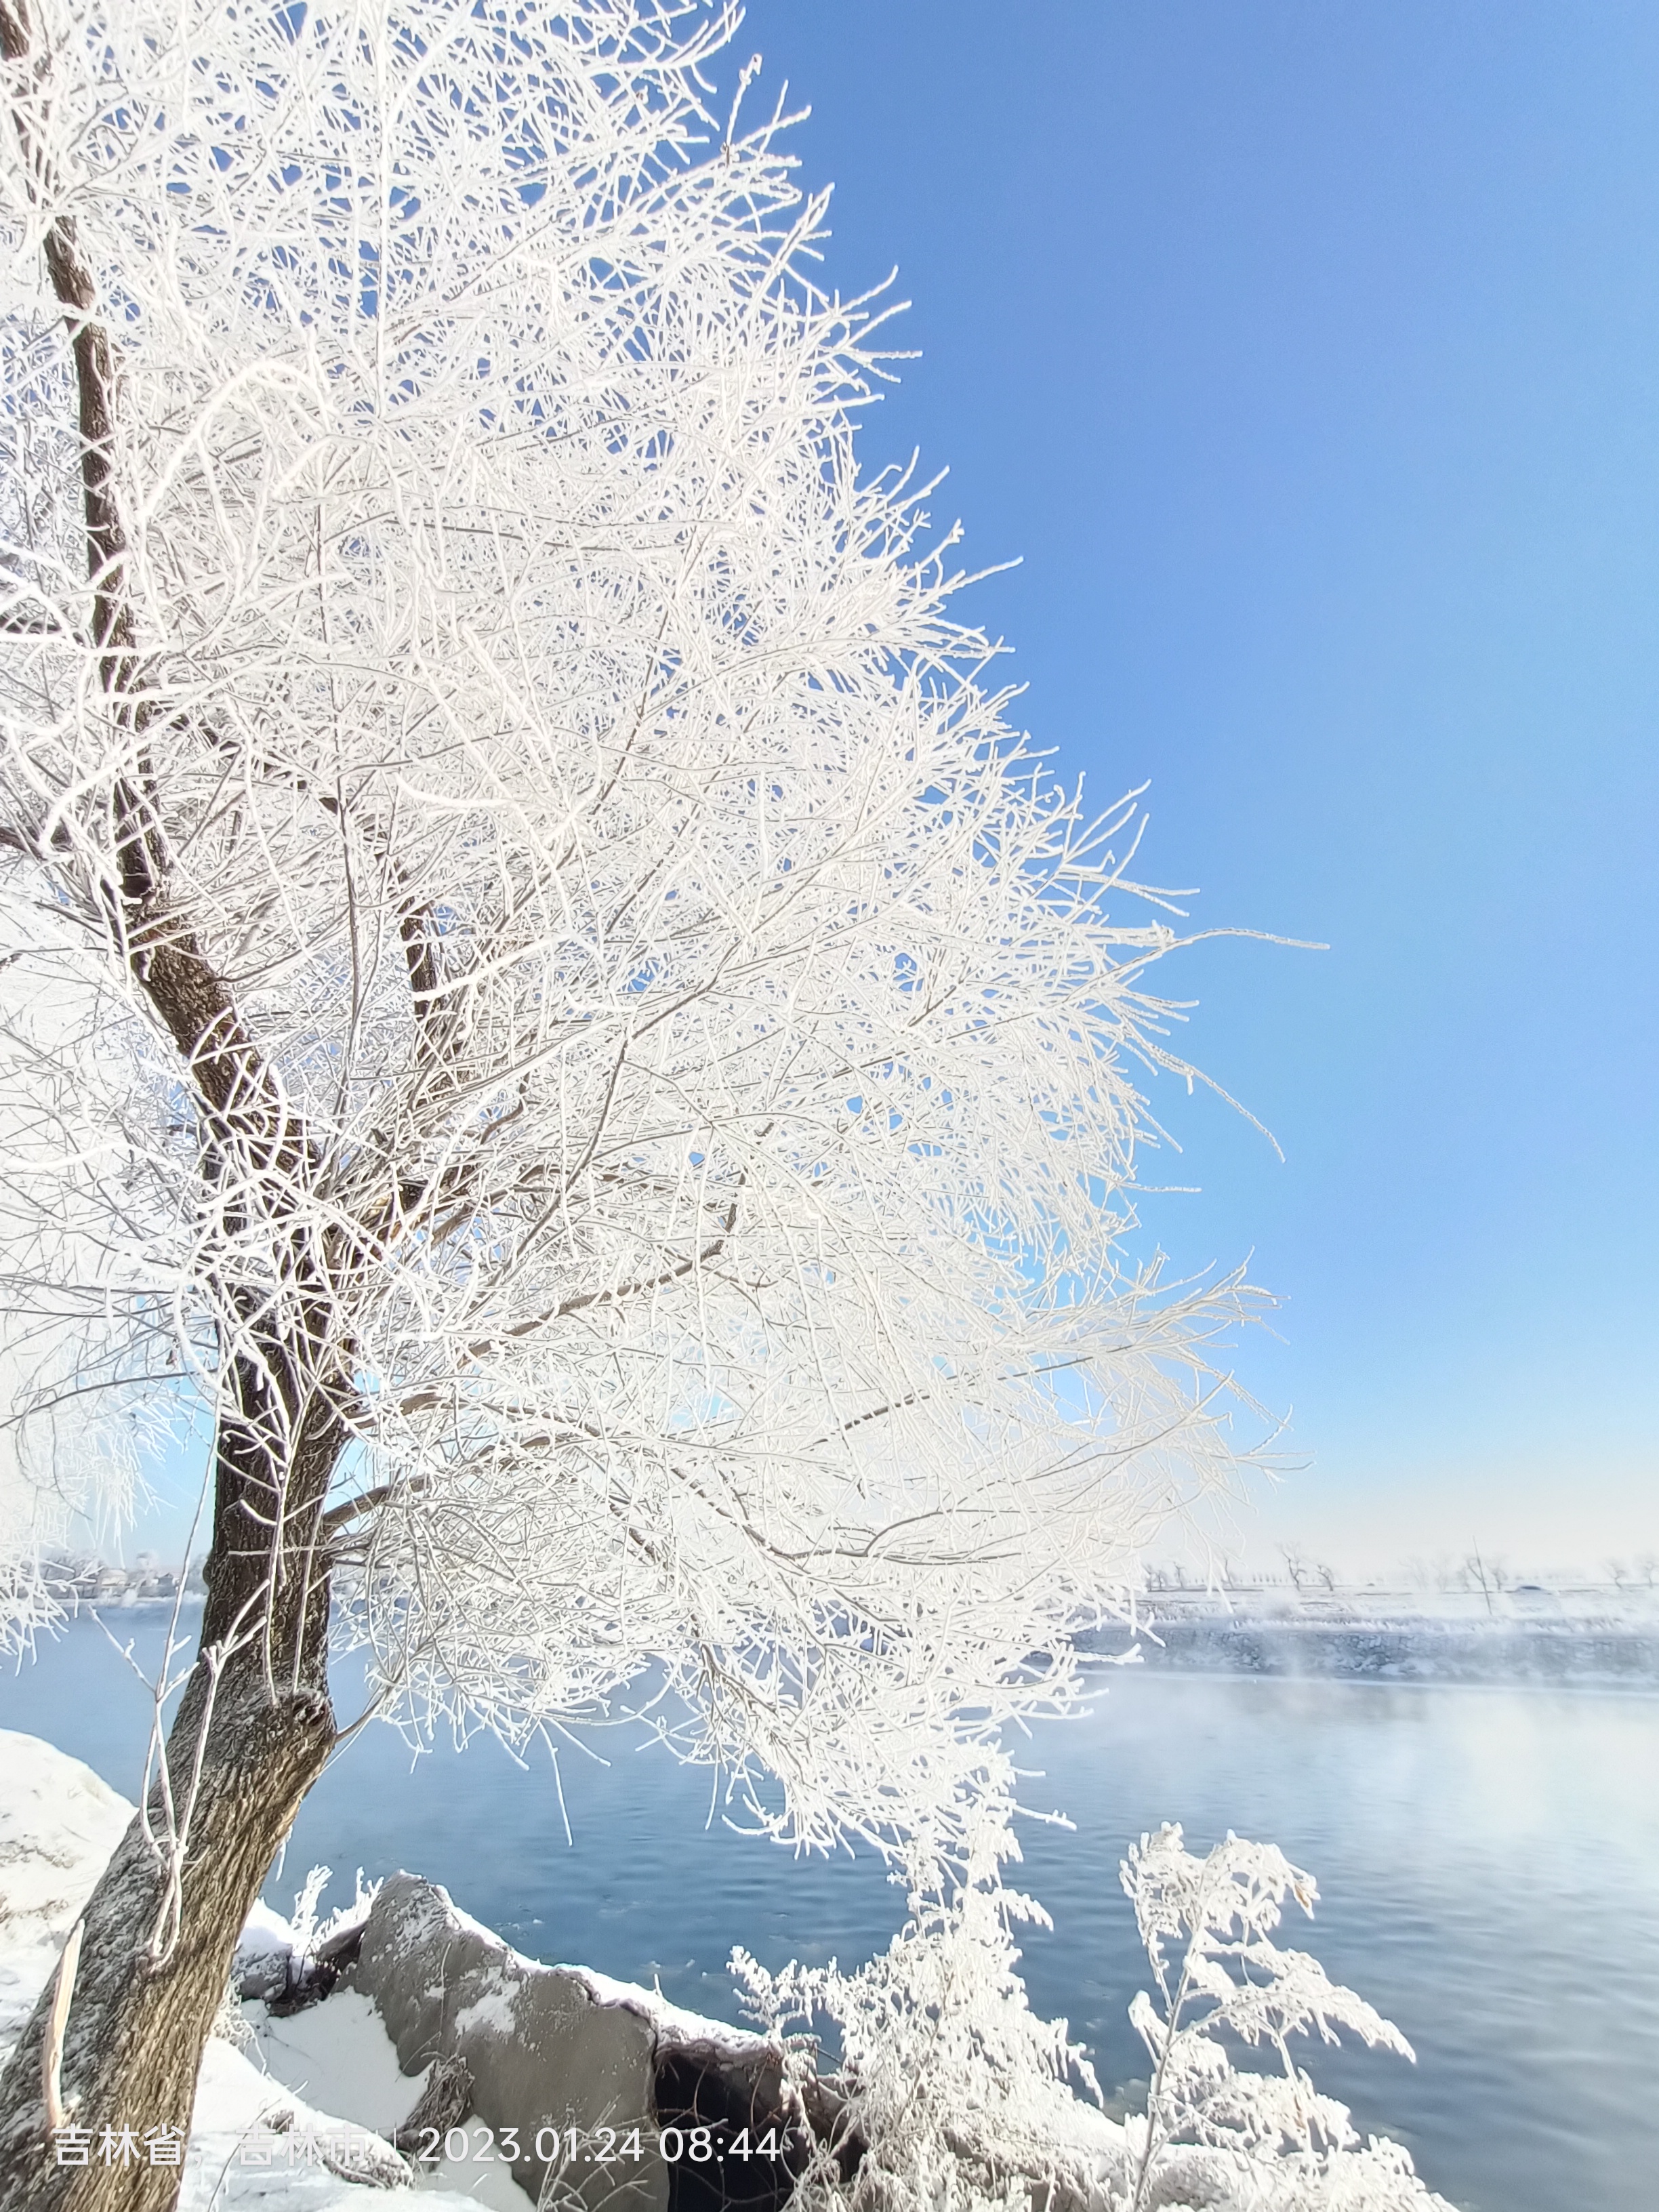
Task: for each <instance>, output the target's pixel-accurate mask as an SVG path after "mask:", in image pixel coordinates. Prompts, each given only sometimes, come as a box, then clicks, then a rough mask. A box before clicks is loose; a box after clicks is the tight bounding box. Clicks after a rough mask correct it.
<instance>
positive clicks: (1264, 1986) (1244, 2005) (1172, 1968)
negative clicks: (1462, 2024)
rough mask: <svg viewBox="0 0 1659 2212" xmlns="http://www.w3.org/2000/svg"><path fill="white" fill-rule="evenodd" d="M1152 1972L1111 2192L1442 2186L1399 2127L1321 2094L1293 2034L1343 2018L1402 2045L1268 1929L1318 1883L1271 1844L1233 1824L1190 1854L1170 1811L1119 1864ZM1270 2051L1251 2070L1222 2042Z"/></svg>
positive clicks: (1392, 2202)
mask: <svg viewBox="0 0 1659 2212" xmlns="http://www.w3.org/2000/svg"><path fill="white" fill-rule="evenodd" d="M1121 1871H1122V1880H1123V1887H1124V1889H1125V1891H1126V1892H1127V1895H1128V1898H1129V1901H1130V1903H1131V1904H1132V1905H1133V1907H1134V1913H1135V1923H1136V1925H1137V1926H1138V1928H1139V1930H1140V1939H1141V1941H1142V1942H1143V1943H1144V1944H1145V1945H1146V1955H1147V1958H1148V1959H1149V1960H1150V1961H1151V1963H1152V1973H1153V1977H1154V1979H1155V1981H1156V1984H1157V1987H1158V1996H1157V1997H1156V1998H1154V1997H1152V1996H1150V1995H1149V1994H1148V1993H1147V1992H1146V1990H1142V1991H1140V1993H1139V1995H1138V1996H1136V1998H1135V2000H1134V2002H1133V2004H1132V2005H1131V2006H1130V2008H1129V2017H1130V2019H1131V2020H1132V2021H1133V2023H1134V2025H1135V2027H1136V2029H1137V2030H1138V2032H1139V2035H1140V2038H1141V2040H1142V2041H1143V2042H1144V2043H1145V2044H1146V2048H1147V2051H1148V2052H1149V2054H1150V2055H1151V2057H1152V2081H1151V2084H1150V2087H1149V2089H1148V2093H1147V2100H1146V2112H1144V2113H1142V2114H1139V2115H1135V2116H1133V2117H1132V2118H1130V2119H1129V2120H1128V2121H1127V2123H1126V2124H1125V2130H1124V2132H1125V2136H1126V2139H1127V2148H1128V2152H1129V2160H1128V2165H1127V2171H1126V2173H1125V2177H1124V2182H1123V2185H1122V2187H1121V2189H1120V2191H1119V2192H1118V2193H1117V2194H1116V2195H1115V2196H1114V2197H1111V2198H1110V2199H1109V2200H1108V2201H1109V2203H1111V2204H1112V2206H1113V2207H1114V2212H1115V2208H1116V2207H1117V2206H1118V2205H1120V2204H1121V2205H1123V2206H1125V2207H1127V2208H1128V2212H1152V2208H1153V2207H1160V2208H1161V2207H1164V2206H1180V2205H1194V2206H1211V2205H1213V2206H1215V2207H1218V2208H1223V2207H1225V2208H1227V2212H1233V2208H1235V2207H1236V2208H1237V2212H1315V2208H1316V2207H1317V2208H1319V2212H1326V2208H1329V2212H1406V2208H1407V2207H1413V2208H1416V2212H1427V2208H1430V2207H1432V2206H1437V2205H1440V2204H1442V2203H1443V2199H1442V2198H1440V2197H1436V2196H1434V2195H1432V2194H1431V2192H1430V2191H1428V2190H1426V2189H1425V2187H1424V2186H1423V2185H1422V2183H1421V2182H1420V2181H1419V2179H1417V2176H1416V2174H1415V2173H1414V2172H1413V2168H1412V2162H1411V2158H1410V2155H1409V2154H1408V2153H1407V2152H1406V2151H1405V2150H1403V2149H1402V2148H1401V2146H1400V2145H1399V2144H1397V2143H1393V2142H1387V2141H1386V2140H1383V2139H1378V2138H1373V2139H1371V2140H1370V2142H1361V2140H1360V2137H1359V2136H1358V2133H1357V2132H1356V2130H1355V2129H1354V2127H1353V2124H1352V2120H1351V2119H1350V2118H1349V2115H1348V2111H1347V2107H1346V2106H1344V2105H1340V2104H1338V2103H1337V2102H1336V2101H1335V2100H1334V2099H1333V2098H1330V2097H1323V2096H1321V2095H1320V2093H1318V2091H1317V2090H1316V2089H1315V2087H1314V2086H1313V2083H1312V2082H1311V2081H1310V2079H1309V2078H1308V2075H1307V2074H1306V2072H1305V2071H1304V2069H1302V2068H1300V2067H1299V2066H1298V2065H1297V2063H1296V2059H1295V2057H1294V2055H1293V2053H1292V2051H1291V2038H1292V2037H1293V2036H1297V2035H1306V2034H1308V2033H1310V2031H1312V2030H1315V2029H1316V2030H1317V2031H1318V2033H1319V2035H1320V2036H1321V2038H1322V2040H1323V2041H1325V2042H1327V2043H1335V2042H1337V2041H1339V2040H1340V2038H1339V2036H1338V2034H1337V2030H1338V2029H1339V2028H1340V2027H1346V2028H1349V2029H1351V2030H1352V2032H1353V2033H1355V2034H1357V2035H1359V2036H1362V2037H1363V2038H1364V2040H1365V2042H1366V2043H1367V2044H1368V2045H1370V2046H1371V2047H1372V2048H1373V2049H1376V2048H1377V2047H1378V2046H1381V2047H1382V2048H1383V2050H1386V2051H1396V2052H1398V2053H1399V2055H1400V2056H1401V2057H1403V2058H1414V2057H1415V2054H1414V2053H1413V2050H1412V2047H1411V2045H1409V2044H1408V2043H1407V2040H1406V2039H1405V2037H1404V2036H1403V2035H1401V2033H1400V2030H1399V2029H1398V2028H1397V2027H1395V2025H1394V2023H1393V2022H1392V2021H1387V2020H1384V2019H1383V2016H1382V2015H1381V2014H1380V2013H1378V2012H1376V2010H1375V2009H1374V2008H1372V2007H1371V2006H1370V2005H1368V2004H1367V2003H1366V2002H1365V2001H1364V1998H1363V1997H1360V1996H1356V1995H1355V1994H1354V1992H1353V1991H1352V1990H1346V1989H1343V1988H1341V1987H1340V1985H1339V1984H1336V1983H1334V1982H1333V1981H1332V1980H1330V1978H1328V1975H1327V1974H1326V1972H1325V1970H1324V1968H1323V1967H1322V1966H1321V1965H1320V1963H1319V1961H1318V1960H1317V1959H1316V1958H1313V1957H1311V1956H1310V1954H1308V1953H1307V1952H1305V1951H1288V1950H1282V1949H1281V1948H1279V1946H1278V1945H1277V1944H1275V1943H1273V1942H1271V1941H1270V1940H1269V1939H1270V1937H1271V1935H1272V1932H1273V1929H1276V1928H1277V1927H1278V1925H1279V1918H1280V1915H1281V1911H1282V1909H1283V1906H1284V1902H1285V1897H1286V1896H1287V1895H1289V1896H1291V1897H1294V1899H1296V1901H1297V1904H1298V1905H1300V1906H1301V1907H1302V1909H1303V1911H1304V1912H1306V1913H1307V1914H1309V1916H1310V1917H1311V1915H1312V1912H1313V1908H1314V1905H1315V1902H1316V1899H1317V1897H1318V1894H1319V1892H1318V1888H1317V1887H1316V1883H1315V1881H1314V1880H1313V1877H1312V1876H1311V1875H1308V1874H1305V1873H1304V1872H1303V1870H1302V1869H1300V1868H1299V1867H1294V1866H1292V1865H1291V1863H1290V1861H1289V1860H1288V1859H1287V1858H1286V1857H1285V1854H1284V1853H1283V1852H1282V1851H1281V1850H1279V1849H1278V1848H1277V1846H1276V1845H1274V1844H1256V1843H1251V1842H1249V1841H1247V1840H1246V1839H1245V1838H1242V1837H1238V1836H1233V1835H1229V1836H1228V1837H1227V1838H1226V1840H1225V1842H1224V1843H1220V1844H1217V1845H1216V1846H1215V1848H1214V1850H1212V1851H1210V1852H1208V1853H1207V1854H1206V1856H1205V1857H1202V1858H1200V1857H1196V1856H1195V1855H1194V1853H1192V1852H1190V1851H1188V1850H1187V1848H1186V1845H1185V1844H1184V1842H1183V1840H1182V1832H1181V1829H1180V1828H1179V1826H1170V1825H1166V1826H1164V1827H1162V1828H1160V1829H1159V1830H1158V1833H1157V1834H1156V1835H1155V1836H1143V1837H1142V1838H1141V1839H1140V1842H1139V1844H1138V1845H1136V1847H1135V1848H1134V1849H1133V1850H1132V1851H1131V1852H1130V1854H1129V1856H1128V1857H1127V1859H1126V1860H1125V1861H1124V1862H1123V1865H1122V1870H1121ZM1230 2042H1232V2043H1243V2044H1244V2045H1248V2046H1249V2048H1250V2049H1251V2050H1252V2051H1257V2050H1260V2051H1266V2052H1267V2053H1269V2054H1270V2055H1271V2056H1272V2057H1273V2058H1275V2059H1276V2060H1277V2061H1278V2064H1277V2066H1276V2067H1275V2068H1274V2069H1273V2070H1272V2071H1267V2072H1258V2071H1256V2070H1255V2069H1253V2068H1245V2067H1242V2066H1239V2065H1237V2064H1236V2063H1234V2060H1233V2057H1232V2056H1231V2052H1230V2050H1229V2048H1228V2045H1229V2043H1230Z"/></svg>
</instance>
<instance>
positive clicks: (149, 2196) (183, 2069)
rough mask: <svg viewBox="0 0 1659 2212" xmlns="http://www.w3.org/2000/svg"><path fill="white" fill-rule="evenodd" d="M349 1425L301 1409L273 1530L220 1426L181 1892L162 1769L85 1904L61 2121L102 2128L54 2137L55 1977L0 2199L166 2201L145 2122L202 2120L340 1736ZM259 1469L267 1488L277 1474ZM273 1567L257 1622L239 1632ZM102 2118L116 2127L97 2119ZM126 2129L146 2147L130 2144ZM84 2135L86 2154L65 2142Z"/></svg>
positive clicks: (174, 1752)
mask: <svg viewBox="0 0 1659 2212" xmlns="http://www.w3.org/2000/svg"><path fill="white" fill-rule="evenodd" d="M339 1443H340V1431H339V1429H338V1426H337V1424H336V1423H335V1422H334V1421H333V1420H332V1419H328V1418H326V1417H325V1418H324V1419H320V1420H319V1422H318V1423H317V1424H316V1425H314V1426H312V1427H310V1428H309V1430H307V1428H306V1427H304V1426H302V1428H301V1434H300V1437H299V1440H298V1442H297V1443H296V1446H295V1453H294V1455H293V1458H292V1461H291V1462H290V1465H289V1474H290V1477H291V1478H292V1491H291V1492H290V1495H292V1496H293V1498H294V1503H295V1505H296V1507H297V1508H298V1511H297V1513H295V1514H294V1515H289V1514H286V1513H284V1514H279V1516H278V1527H279V1531H280V1534H279V1536H278V1541H277V1542H276V1544H275V1545H274V1546H273V1543H272V1541H271V1531H270V1527H269V1525H268V1523H267V1524H266V1525H263V1526H262V1525H261V1522H262V1520H264V1516H262V1515H260V1514H258V1512H256V1511H253V1510H249V1509H250V1507H251V1506H252V1505H254V1504H255V1503H256V1499H255V1498H254V1497H253V1496H252V1494H251V1493H252V1490H253V1486H252V1485H251V1484H250V1483H249V1480H248V1479H247V1469H246V1468H245V1467H243V1466H240V1465H239V1464H238V1461H239V1459H240V1457H241V1455H240V1453H239V1452H238V1450H237V1449H236V1438H235V1433H234V1431H232V1432H231V1433H229V1434H226V1433H225V1432H223V1431H222V1437H221V1445H220V1452H219V1463H218V1467H217V1470H216V1474H217V1510H216V1515H215V1538H214V1547H213V1551H212V1553H210V1558H209V1562H208V1601H207V1606H206V1608H205V1610H204V1614H203V1626H202V1654H203V1656H199V1657H198V1658H197V1662H196V1666H195V1668H194V1669H193V1671H192V1673H191V1677H190V1680H189V1681H188V1683H187V1684H186V1686H185V1694H184V1697H183V1699H181V1701H180V1704H179V1713H178V1717H177V1718H176V1719H175V1720H174V1722H173V1727H172V1729H170V1730H169V1732H168V1736H167V1764H168V1769H169V1771H170V1774H171V1777H172V1783H173V1803H174V1808H175V1810H176V1811H177V1812H179V1813H182V1812H183V1810H184V1799H185V1793H186V1791H187V1790H189V1787H190V1780H191V1774H192V1771H194V1769H195V1767H196V1762H197V1757H198V1754H199V1757H200V1762H201V1764H200V1772H199V1780H198V1781H197V1784H196V1788H195V1791H194V1796H193V1802H191V1806H190V1809H189V1825H188V1834H187V1838H186V1845H185V1852H184V1856H183V1860H182V1863H181V1866H180V1868H179V1878H180V1889H179V1898H178V1900H177V1905H176V1909H175V1910H174V1911H173V1912H171V1913H169V1910H168V1901H167V1883H168V1869H167V1858H166V1856H165V1854H164V1853H163V1852H162V1851H161V1850H158V1849H157V1848H156V1844H155V1843H154V1842H152V1840H151V1835H152V1834H153V1835H154V1836H155V1838H165V1837H166V1835H167V1812H166V1808H165V1806H164V1804H163V1802H162V1797H161V1788H160V1784H159V1783H158V1784H157V1785H156V1786H155V1788H154V1789H153V1790H152V1792H151V1796H150V1803H149V1814H150V1819H149V1828H150V1833H149V1834H147V1833H146V1832H145V1824H144V1820H143V1817H142V1816H138V1817H135V1819H134V1820H133V1823H132V1825H131V1827H130V1828H129V1829H128V1830H127V1832H126V1834H125V1836H124V1837H123V1838H122V1839H121V1842H120V1843H119V1844H118V1846H117V1847H116V1850H115V1852H114V1854H113V1856H112V1858H111V1860H110V1863H109V1865H108V1867H107V1869H106V1870H105V1872H104V1874H103V1875H102V1876H101V1878H100V1881H99V1883H98V1886H97V1887H96V1888H95V1889H94V1892H93V1893H92V1897H91V1899H90V1900H89V1901H88V1905H87V1909H86V1912H85V1915H84V1918H83V1922H82V1931H83V1932H82V1942H81V1948H80V1959H79V1964H78V1967H77V1969H76V1974H75V1978H74V1983H73V1987H72V1990H71V1992H70V2003H69V2012H68V2019H67V2021H66V2023H65V2026H64V2034H63V2044H62V2059H61V2067H60V2078H61V2083H62V2098H63V2105H64V2118H65V2121H66V2123H67V2124H68V2126H69V2127H70V2128H71V2129H74V2130H90V2131H91V2135H90V2141H89V2142H88V2140H87V2139H86V2137H85V2136H80V2137H79V2138H78V2140H77V2138H76V2137H75V2136H66V2135H64V2134H61V2133H60V2134H59V2135H58V2136H57V2138H56V2139H53V2138H52V2136H49V2134H48V2131H47V2114H46V2103H45V2080H44V2072H43V2065H42V2060H43V2056H44V2054H45V2047H46V2040H47V2037H48V2034H49V2023H50V2020H51V2015H52V1996H53V1987H52V1984H51V1983H48V1984H47V1986H46V1989H45V1990H42V1992H41V1995H40V2001H39V2002H37V2004H36V2006H35V2008H34V2012H33V2017H32V2018H31V2020H30V2021H29V2024H28V2026H27V2028H26V2029H25V2030H24V2033H23V2036H22V2039H21V2042H20V2043H19V2045H18V2046H17V2048H16V2050H15V2052H14V2053H13V2055H12V2057H11V2059H10V2062H9V2064H8V2065H7V2067H6V2069H5V2073H4V2075H3V2076H0V2212H170V2208H171V2207H172V2205H173V2201H174V2198H175V2197H176V2196H177V2193H178V2190H179V2182H180V2180H181V2179H182V2168H181V2167H180V2166H173V2165H165V2164H163V2165H157V2164H154V2163H152V2162H151V2152H150V2149H149V2146H148V2144H147V2143H146V2141H145V2137H146V2135H147V2133H148V2131H149V2130H154V2129H163V2128H165V2129H170V2130H176V2133H175V2134H174V2136H173V2142H175V2143H182V2142H185V2141H186V2140H187V2138H188V2136H189V2133H190V2123H191V2106H192V2105H193V2104H194V2101H195V2096H196V2081H197V2073H198V2071H199V2069H200V2066H201V2060H202V2051H203V2048H204V2045H205V2044H206V2041H207V2039H208V2035H209V2033H210V2030H211V2028H212V2025H213V2021H214V2018H215V2015H216V2013H217V2011H218V2008H219V2006H220V2004H221V2002H222V2000H223V1997H224V1994H225V1989H226V1984H227V1980H228V1975H229V1972H230V1966H231V1959H232V1955H233V1954H234V1949H235V1945H236V1939H237V1937H238V1936H239V1935H240V1932H241V1929H242V1925H243V1923H244V1922H245V1920H246V1917H247V1914H248V1911H249V1908H250V1907H251V1905H252V1903H253V1901H254V1899H255V1898H256V1897H257V1896H258V1893H259V1887H260V1885H261V1883H262V1882H263V1881H264V1878H265V1875H266V1874H267V1872H268V1871H269V1869H270V1863H271V1861H272V1859H273V1858H274V1857H275V1856H276V1850H277V1847H278V1845H279V1844H281V1843H282V1840H283V1838H284V1836H286V1835H287V1833H288V1832H289V1828H290V1827H291V1826H292V1825H293V1821H294V1816H295V1813H296V1812H297V1811H298V1809H299V1807H300V1802H301V1799H302V1798H303V1797H304V1796H305V1794H306V1792H307V1790H309V1789H310V1787H311V1785H312V1784H313V1782H314V1781H315V1780H316V1779H317V1777H318V1776H319V1774H320V1773H321V1771H322V1770H323V1767H324V1765H325V1763H326V1761H327V1759H328V1756H329V1753H330V1752H331V1750H332V1749H333V1747H334V1745H335V1742H336V1740H337V1738H336V1731H335V1726H334V1715H333V1709H332V1706H331V1703H330V1700H329V1694H328V1679H327V1627H328V1583H327V1577H326V1576H325V1575H324V1574H319V1573H317V1572H315V1571H313V1565H312V1562H313V1559H314V1556H315V1547H316V1543H317V1541H318V1536H319V1522H320V1509H321V1504H322V1499H323V1498H324V1496H325V1493H326V1490H327V1485H328V1480H329V1476H330V1474H331V1470H332V1468H333V1465H334V1462H335V1461H336V1459H337V1456H338V1452H339ZM258 1487H259V1488H260V1489H263V1490H264V1493H265V1496H266V1497H267V1498H268V1497H269V1486H268V1484H264V1485H260V1486H258ZM296 1523H297V1525H296ZM283 1535H286V1537H287V1539H288V1541H286V1542H283V1541H282V1536H283ZM273 1553H274V1555H275V1556H274V1559H273ZM262 1587H263V1589H264V1604H263V1606H262V1607H260V1609H259V1611H258V1613H257V1614H256V1615H255V1623H256V1627H255V1633H254V1634H253V1635H252V1637H251V1638H245V1640H240V1641H238V1640H236V1638H237V1632H238V1631H239V1630H243V1631H245V1630H246V1625H247V1622H248V1617H249V1610H250V1600H251V1599H257V1597H258V1593H259V1592H260V1590H261V1588H262ZM222 1642H228V1643H230V1644H231V1645H232V1650H231V1656H230V1657H229V1659H228V1662H227V1663H226V1664H225V1665H224V1666H223V1667H222V1669H220V1670H219V1671H218V1674H217V1680H216V1681H215V1669H214V1668H213V1667H212V1665H211V1664H210V1659H209V1656H207V1655H209V1654H210V1653H211V1652H212V1651H213V1650H214V1649H215V1647H216V1646H217V1645H218V1644H221V1643H222ZM169 1918H171V1920H172V1923H173V1929H174V1930H175V1931H176V1932H174V1933H173V1938H172V1941H171V1942H170V1944H168V1945H166V1946H164V1947H163V1955H162V1956H161V1958H160V1960H156V1959H155V1958H154V1957H153V1956H152V1955H151V1949H150V1946H151V1939H152V1935H153V1932H154V1931H155V1929H156V1927H157V1925H158V1923H161V1924H164V1925H165V1924H166V1923H167V1920H168V1919H169ZM106 2128H107V2129H109V2130H112V2142H106V2139H105V2137H104V2130H106ZM124 2129H130V2130H131V2138H128V2137H124V2136H123V2135H122V2132H121V2131H122V2130H124ZM133 2141H136V2142H137V2146H138V2148H137V2162H135V2161H134V2160H133V2159H132V2158H131V2156H125V2157H124V2156H123V2155H122V2154H121V2153H122V2150H123V2149H124V2148H128V2147H129V2146H130V2143H131V2142H133ZM82 2149H84V2150H85V2152H86V2154H87V2156H88V2164H87V2165H85V2166H79V2165H76V2164H66V2163H64V2162H63V2161H64V2156H65V2154H66V2153H67V2154H69V2155H70V2156H71V2157H78V2156H79V2155H80V2154H81V2151H82ZM106 2152H112V2155H110V2156H106V2155H105V2153H106Z"/></svg>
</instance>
